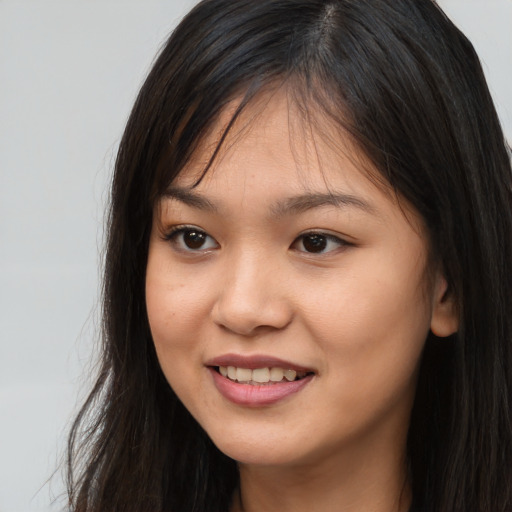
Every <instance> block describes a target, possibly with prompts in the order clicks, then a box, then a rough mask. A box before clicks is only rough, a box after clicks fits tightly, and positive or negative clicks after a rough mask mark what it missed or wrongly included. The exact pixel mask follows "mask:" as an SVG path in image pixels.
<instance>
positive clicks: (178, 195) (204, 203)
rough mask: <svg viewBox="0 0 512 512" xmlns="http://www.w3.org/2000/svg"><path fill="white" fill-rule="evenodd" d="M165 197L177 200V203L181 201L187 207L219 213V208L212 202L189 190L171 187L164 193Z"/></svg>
mask: <svg viewBox="0 0 512 512" xmlns="http://www.w3.org/2000/svg"><path fill="white" fill-rule="evenodd" d="M163 197H166V198H169V199H176V200H177V201H180V202H182V203H184V204H186V205H187V206H191V207H192V208H198V209H199V210H203V211H207V212H211V213H214V212H218V208H217V206H215V205H214V204H213V203H212V202H211V201H209V200H208V199H206V197H203V196H201V195H200V194H197V193H196V192H193V191H192V190H190V189H188V188H181V187H169V188H168V189H167V190H166V191H165V192H164V194H163Z"/></svg>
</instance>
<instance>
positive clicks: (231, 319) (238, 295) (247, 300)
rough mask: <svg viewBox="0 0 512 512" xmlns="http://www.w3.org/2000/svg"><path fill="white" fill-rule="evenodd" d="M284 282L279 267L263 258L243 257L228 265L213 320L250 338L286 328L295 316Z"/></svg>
mask: <svg viewBox="0 0 512 512" xmlns="http://www.w3.org/2000/svg"><path fill="white" fill-rule="evenodd" d="M284 281H285V279H284V276H283V273H282V272H279V266H278V265H274V264H272V262H271V261H269V259H268V258H265V257H263V256H262V255H259V256H258V255H254V254H252V255H249V256H247V255H240V257H239V258H237V259H236V261H229V262H226V267H225V272H224V273H223V284H222V287H221V289H220V291H219V295H218V297H217V300H216V302H215V304H214V306H213V309H212V317H213V321H214V322H215V323H216V324H217V325H219V326H221V327H223V328H224V329H226V330H228V331H230V332H232V333H235V334H238V335H241V336H248V337H251V336H256V335H258V334H262V333H263V332H268V331H274V330H279V329H284V328H285V327H286V326H287V325H288V324H289V323H290V322H291V320H292V317H293V308H292V304H291V301H290V300H289V298H288V297H287V294H286V288H287V287H286V285H285V283H284Z"/></svg>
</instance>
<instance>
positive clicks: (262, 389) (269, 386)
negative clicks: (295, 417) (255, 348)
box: [206, 354, 316, 408]
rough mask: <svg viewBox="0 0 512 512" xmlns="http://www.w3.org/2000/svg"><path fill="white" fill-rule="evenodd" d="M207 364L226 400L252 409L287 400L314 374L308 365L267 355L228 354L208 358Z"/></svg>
mask: <svg viewBox="0 0 512 512" xmlns="http://www.w3.org/2000/svg"><path fill="white" fill-rule="evenodd" d="M206 366H207V368H208V370H209V372H210V374H211V376H212V378H213V384H214V385H215V387H216V389H217V391H218V392H219V393H220V394H221V395H222V396H223V397H224V398H225V399H227V400H228V401H229V402H231V403H233V404H235V405H238V406H244V407H251V408H255V407H264V406H270V405H275V404H278V403H280V402H281V401H284V400H285V399H290V398H291V397H292V396H294V395H297V394H298V393H299V392H301V391H302V390H303V389H304V388H306V386H307V385H308V384H309V383H310V382H312V381H313V379H314V378H315V377H316V372H315V371H313V369H311V368H305V367H302V366H298V365H296V364H294V363H291V362H288V361H283V360H281V359H277V358H274V357H269V356H258V355H256V356H241V355H237V354H228V355H225V356H221V357H218V358H215V359H213V360H210V361H208V362H207V364H206Z"/></svg>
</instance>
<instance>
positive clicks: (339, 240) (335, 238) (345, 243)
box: [290, 229, 355, 256]
mask: <svg viewBox="0 0 512 512" xmlns="http://www.w3.org/2000/svg"><path fill="white" fill-rule="evenodd" d="M314 235H316V236H322V237H324V238H325V239H326V240H328V241H330V242H334V243H335V244H337V246H338V247H337V248H335V249H331V250H328V251H322V252H312V251H311V252H310V251H305V250H299V249H297V248H295V247H294V246H295V245H296V244H297V243H299V242H300V241H301V240H303V239H304V238H306V237H308V236H314ZM353 245H355V244H354V243H353V242H350V241H349V240H347V238H346V237H344V236H342V235H340V234H338V233H337V234H334V233H332V232H329V231H325V230H322V229H312V230H309V231H305V232H303V233H301V234H300V235H298V236H297V237H296V238H295V240H294V241H293V243H292V244H291V246H290V248H291V249H293V250H296V251H297V252H301V253H304V254H307V255H312V256H315V255H316V256H323V255H327V254H330V253H333V252H337V250H343V249H345V248H347V247H352V246H353Z"/></svg>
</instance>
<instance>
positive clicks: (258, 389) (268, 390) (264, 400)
mask: <svg viewBox="0 0 512 512" xmlns="http://www.w3.org/2000/svg"><path fill="white" fill-rule="evenodd" d="M209 370H210V373H211V374H212V377H213V382H214V383H215V386H216V387H217V389H218V391H219V392H220V394H221V395H222V396H223V397H224V398H227V399H228V400H229V401H231V402H233V403H235V404H237V405H244V406H246V407H262V406H265V405H272V404H275V403H277V402H280V401H281V400H284V399H285V398H287V397H289V396H290V395H294V394H295V393H298V392H299V391H301V390H302V389H303V388H304V387H305V386H307V385H308V384H309V383H310V382H311V380H312V379H313V377H314V375H308V376H307V377H304V378H303V379H300V380H294V381H292V382H287V381H283V382H276V383H275V384H265V385H261V386H258V385H252V384H243V383H239V382H234V381H232V380H230V379H228V378H227V377H223V376H222V375H221V374H220V373H219V372H217V371H216V370H214V369H213V368H209Z"/></svg>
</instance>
